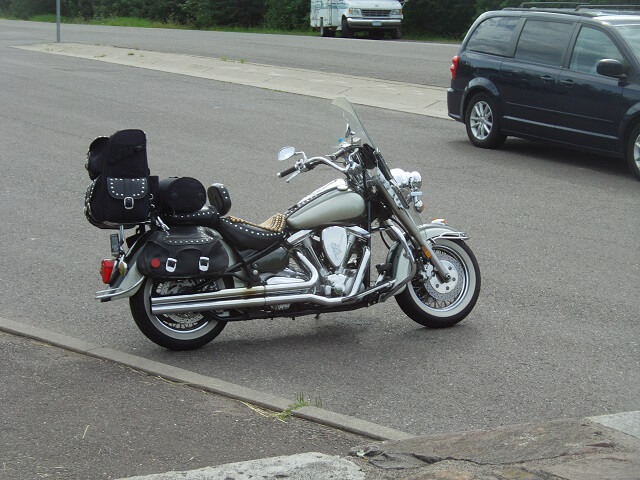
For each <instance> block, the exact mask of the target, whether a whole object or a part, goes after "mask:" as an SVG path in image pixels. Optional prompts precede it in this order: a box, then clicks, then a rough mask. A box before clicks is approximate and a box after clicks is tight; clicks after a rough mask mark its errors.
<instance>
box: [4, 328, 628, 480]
mask: <svg viewBox="0 0 640 480" xmlns="http://www.w3.org/2000/svg"><path fill="white" fill-rule="evenodd" d="M0 320H2V322H0V330H3V331H5V332H13V333H22V334H23V335H27V336H31V337H35V338H39V339H40V340H42V341H47V337H49V341H50V342H52V343H57V344H59V345H60V344H64V342H67V343H72V342H73V339H70V337H63V336H61V335H58V334H55V333H53V332H47V331H45V330H39V329H34V328H33V327H28V326H24V325H20V324H16V323H15V322H10V321H8V320H4V319H0ZM75 342H76V346H75V347H73V348H74V349H78V350H82V348H79V347H80V346H83V345H84V346H89V345H87V344H83V342H81V341H77V340H76V341H75ZM76 347H78V348H76ZM0 348H1V349H2V352H3V353H4V355H3V362H2V363H1V364H0V372H1V374H2V379H3V388H2V389H0V402H1V404H2V406H3V408H2V410H1V413H0V419H1V421H2V429H1V430H0V431H1V432H2V435H1V436H0V478H2V479H6V480H26V479H35V478H52V479H109V478H120V479H124V478H137V479H139V480H142V479H145V480H177V479H190V480H195V479H199V480H218V479H220V480H227V479H233V480H248V479H250V478H252V479H256V478H261V479H262V478H267V479H276V478H289V479H294V480H297V479H300V480H304V479H308V480H325V479H329V478H334V479H337V480H351V479H354V480H361V479H366V480H383V479H384V480H387V479H388V480H391V479H409V480H431V479H433V480H454V479H455V480H507V479H527V480H533V479H543V480H558V479H566V480H596V479H597V480H606V479H612V480H614V479H615V480H638V479H640V438H639V437H640V412H631V413H629V414H621V415H612V416H605V417H597V418H592V419H581V420H562V421H557V422H546V423H541V424H528V425H516V426H510V427H503V428H499V429H495V430H488V431H474V432H466V433H461V434H448V435H438V436H430V437H411V436H410V435H405V436H404V437H405V438H404V439H402V440H391V441H386V442H380V441H376V440H372V439H371V435H366V436H365V435H362V434H360V435H359V434H355V433H348V432H345V431H344V430H339V429H335V428H330V427H327V426H323V425H319V424H317V423H314V422H311V421H307V420H304V419H302V418H298V417H291V418H289V419H287V420H286V422H282V421H280V420H277V419H276V418H274V417H273V415H271V414H270V413H269V412H266V411H264V410H262V409H259V408H256V407H255V405H252V404H251V403H250V402H245V403H243V402H240V401H238V400H233V399H230V398H227V397H224V396H220V395H217V394H214V393H210V392H206V391H203V390H202V389H200V388H194V387H191V386H187V385H185V384H181V383H177V382H174V381H169V380H167V379H166V378H164V379H163V378H161V377H159V376H156V375H150V374H149V373H148V372H149V371H150V368H147V367H152V366H153V365H151V364H153V363H155V362H148V361H145V359H141V358H140V359H138V360H135V359H136V358H137V357H133V356H125V355H124V354H123V356H122V358H123V359H126V362H123V363H125V364H126V365H128V366H124V365H123V364H122V363H118V360H117V358H115V355H112V356H114V359H113V360H105V359H104V358H103V359H100V358H95V357H94V356H92V355H98V356H100V355H101V353H100V352H106V351H107V349H104V348H102V347H98V348H96V347H95V346H94V347H93V348H91V349H88V350H86V351H85V354H81V353H75V352H72V351H70V350H68V349H62V348H59V347H56V346H52V345H48V344H45V343H41V342H37V341H34V340H31V339H28V338H25V337H23V336H18V335H14V334H12V333H0ZM135 362H139V365H138V366H136V363H135ZM145 362H147V363H145ZM167 367H168V366H167ZM154 368H157V367H154ZM168 368H169V370H167V371H168V372H170V371H171V370H170V368H171V367H168ZM145 370H147V373H145V372H144V371H145ZM211 380H212V381H215V379H211ZM229 388H231V387H229ZM238 389H240V387H238ZM252 395H256V399H255V400H256V403H261V402H266V403H268V401H269V398H268V397H270V396H269V395H266V394H260V392H255V391H253V392H252ZM261 395H263V396H264V397H265V398H263V399H261V398H258V397H260V396H261ZM292 400H293V399H292ZM304 408H307V409H310V408H315V407H304ZM316 410H322V409H316ZM294 413H295V414H297V413H298V412H297V411H294ZM324 414H326V417H323V413H317V415H316V416H317V418H319V419H321V420H324V418H327V419H331V418H333V419H336V418H339V417H340V416H335V414H332V413H331V412H324ZM342 420H344V422H345V425H346V427H347V428H351V426H352V424H351V423H349V422H350V421H351V420H353V419H351V420H349V417H344V418H343V419H342ZM339 423H340V422H338V421H336V424H339ZM605 425H606V426H605ZM378 427H379V430H376V426H375V425H372V424H368V423H367V422H363V423H362V425H361V426H360V427H355V428H361V430H362V431H363V432H367V431H368V432H371V434H372V435H377V436H378V438H385V435H384V433H387V434H388V435H387V437H389V436H395V437H402V432H398V431H395V430H392V429H386V427H381V426H378ZM274 457H277V458H274ZM165 472H170V473H165ZM178 472H182V473H178ZM136 476H137V477H136Z"/></svg>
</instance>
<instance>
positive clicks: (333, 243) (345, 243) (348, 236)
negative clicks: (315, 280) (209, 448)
mask: <svg viewBox="0 0 640 480" xmlns="http://www.w3.org/2000/svg"><path fill="white" fill-rule="evenodd" d="M368 235H369V233H368V232H367V231H366V230H364V229H362V228H360V227H355V226H354V227H337V226H333V227H327V228H325V229H323V230H322V233H321V236H320V239H321V243H322V252H323V258H324V260H325V267H326V268H327V270H328V272H329V273H328V274H327V275H326V276H325V291H324V294H325V295H326V296H343V295H345V294H347V293H349V292H350V291H351V289H352V288H353V283H354V281H355V278H356V274H357V272H358V270H357V268H358V267H359V263H360V260H361V256H358V255H357V252H358V251H359V250H361V249H358V247H362V246H365V245H366V244H367V239H368ZM354 253H356V255H355V256H354Z"/></svg>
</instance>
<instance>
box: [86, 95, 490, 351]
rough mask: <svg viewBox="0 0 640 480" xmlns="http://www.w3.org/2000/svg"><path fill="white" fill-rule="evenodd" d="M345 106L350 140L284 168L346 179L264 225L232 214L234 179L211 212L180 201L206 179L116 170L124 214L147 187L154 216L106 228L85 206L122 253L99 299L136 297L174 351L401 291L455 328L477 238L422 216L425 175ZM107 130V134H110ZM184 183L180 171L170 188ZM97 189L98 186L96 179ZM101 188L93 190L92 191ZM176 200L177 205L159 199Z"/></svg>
mask: <svg viewBox="0 0 640 480" xmlns="http://www.w3.org/2000/svg"><path fill="white" fill-rule="evenodd" d="M332 107H334V108H335V109H336V110H337V112H338V113H339V115H340V117H341V123H342V125H343V128H344V130H343V131H344V134H343V135H342V137H341V138H340V139H339V148H338V150H337V151H336V152H334V153H332V154H330V155H324V156H315V157H307V155H306V154H305V153H304V152H301V151H297V150H296V149H295V148H293V147H285V148H282V149H281V150H280V152H279V153H278V160H280V161H291V160H293V161H294V164H293V166H291V167H290V168H287V169H285V170H284V171H282V172H280V173H278V174H277V176H278V177H280V178H285V177H286V181H287V182H290V181H291V180H292V179H293V178H295V177H296V176H297V175H299V174H301V173H307V172H310V171H312V170H313V169H315V168H316V167H319V166H323V167H328V168H332V169H334V170H335V171H337V172H339V173H340V174H341V178H339V179H336V180H334V181H332V182H330V183H328V184H326V185H324V186H323V187H321V188H319V189H317V190H316V191H314V192H313V193H311V194H309V195H308V196H306V197H304V198H303V199H302V200H300V201H299V202H298V203H296V204H295V205H294V206H292V207H291V208H289V209H288V210H287V211H286V212H285V213H284V214H276V215H274V216H273V217H271V218H270V219H268V220H267V221H265V222H263V223H261V224H255V223H251V222H248V221H245V220H242V219H240V218H237V217H233V216H230V215H227V214H228V212H229V209H230V207H231V201H230V196H229V193H228V191H227V190H226V188H225V187H224V186H223V185H221V184H214V185H212V186H211V187H209V188H208V189H207V191H206V194H207V197H208V199H209V204H208V205H206V206H202V207H200V205H197V202H196V207H197V208H198V209H194V208H193V205H192V206H191V207H190V208H189V207H188V208H187V209H186V210H185V209H184V208H182V207H181V209H179V208H177V207H176V206H177V205H179V204H180V202H181V201H182V200H181V199H183V198H186V197H188V196H189V195H193V191H194V190H198V191H199V189H198V188H194V187H193V185H189V188H187V189H183V190H182V192H180V191H179V189H178V190H176V191H171V188H169V189H168V190H167V188H164V190H163V188H158V187H157V186H156V187H155V188H154V187H153V185H152V184H153V182H152V181H151V180H150V179H151V177H144V176H143V177H142V178H139V179H133V180H135V182H138V183H132V182H133V180H132V182H128V183H127V182H125V184H126V185H134V184H135V186H139V185H140V184H142V191H141V192H137V191H135V192H134V190H135V189H133V187H131V186H130V187H126V188H125V186H126V185H125V184H122V185H124V186H122V185H121V186H120V187H118V185H120V184H119V183H118V182H119V181H120V180H122V178H120V177H113V176H111V177H108V178H107V180H108V183H107V184H106V185H107V187H105V188H107V189H109V188H110V190H109V192H110V195H111V196H110V197H109V199H110V200H113V199H115V201H117V202H121V201H124V208H125V210H123V212H125V213H127V212H131V211H133V210H134V208H133V206H134V204H135V205H136V206H138V205H139V202H140V200H141V199H142V198H147V197H148V198H149V202H148V203H149V212H150V213H148V214H145V215H143V217H140V218H142V221H141V220H140V219H138V220H124V219H122V218H119V219H116V220H115V221H112V222H102V223H101V224H100V225H98V224H97V223H95V222H94V221H93V220H92V218H93V217H91V216H90V214H91V208H92V205H90V204H89V203H87V205H88V206H87V207H86V209H85V213H86V214H87V217H88V218H90V220H92V223H94V225H97V226H100V227H101V228H116V229H117V230H118V233H114V234H112V235H111V250H112V258H111V259H107V260H103V261H102V265H101V272H102V278H103V281H104V282H105V283H108V284H109V288H107V289H106V290H101V291H99V292H97V293H96V298H97V299H99V300H100V301H110V300H114V299H120V298H128V299H129V303H130V308H131V314H132V316H133V319H134V321H135V323H136V324H137V326H138V327H139V329H140V330H141V332H142V333H143V334H144V335H145V336H147V337H148V338H149V339H150V340H152V341H153V342H155V343H156V344H158V345H160V346H162V347H165V348H168V349H172V350H188V349H195V348H198V347H201V346H203V345H205V344H206V343H208V342H210V341H211V340H213V339H214V338H215V337H217V336H218V335H219V334H220V332H222V330H223V329H224V327H225V326H226V324H227V323H228V322H233V321H240V320H250V319H268V318H276V317H298V316H301V315H309V314H313V315H319V314H321V313H326V312H343V311H349V310H355V309H359V308H365V307H370V306H372V305H374V304H376V303H378V302H384V301H386V300H388V299H390V298H391V297H394V298H395V299H396V301H397V303H398V305H399V306H400V308H401V309H402V311H403V312H404V313H405V314H406V315H407V316H408V317H409V318H411V319H412V320H414V321H415V322H417V323H419V324H420V325H423V326H426V327H430V328H445V327H451V326H452V325H454V324H456V323H458V322H460V321H461V320H462V319H464V318H465V317H466V316H467V315H468V314H469V313H470V312H471V310H472V309H473V307H474V305H475V304H476V301H477V299H478V295H479V292H480V270H479V267H478V262H477V260H476V258H475V256H474V254H473V252H472V251H471V249H470V248H469V246H468V245H467V244H466V242H465V241H466V240H467V239H468V236H467V235H466V234H465V233H463V232H460V231H457V230H455V229H453V228H452V227H450V226H449V225H447V224H446V222H445V221H444V220H442V219H437V220H433V221H432V222H430V223H423V222H422V221H421V220H420V213H422V212H423V210H424V202H423V200H422V198H421V197H422V192H421V191H420V190H421V184H422V180H421V176H420V174H419V173H418V172H405V171H404V170H401V169H398V168H394V169H390V168H389V166H388V164H387V163H386V161H385V159H384V158H383V156H382V154H381V153H380V151H379V149H377V148H376V147H375V145H374V143H373V141H372V140H371V138H370V137H369V135H368V134H367V132H366V130H365V128H364V126H363V124H362V123H361V122H360V120H359V118H358V116H357V114H356V112H355V111H354V109H353V107H352V105H351V104H350V103H349V101H348V100H347V99H346V98H338V99H336V100H335V101H334V102H333V103H332ZM100 138H102V139H104V138H106V137H100ZM98 140H99V139H96V141H95V142H94V144H105V145H106V144H108V141H107V140H103V141H102V142H99V141H98ZM136 142H138V140H136ZM136 142H133V143H136ZM125 143H126V142H125ZM129 143H131V142H129ZM94 144H92V147H94ZM105 148H106V147H105ZM114 151H116V149H115V147H112V148H111V152H112V154H113V152H114ZM117 151H118V152H122V151H127V152H129V153H128V155H134V154H136V152H138V153H139V152H140V151H141V148H140V145H136V146H134V147H131V148H129V147H127V148H124V149H123V147H122V146H120V147H119V150H117ZM131 152H133V153H131ZM91 153H92V149H91V148H90V154H91ZM89 162H91V158H90V161H89ZM88 168H89V167H88ZM90 172H91V170H90ZM98 173H100V172H98ZM96 175H97V174H96ZM120 175H121V174H120ZM92 178H93V177H92ZM156 178H157V177H156ZM125 180H126V179H125ZM180 180H182V179H177V180H176V179H173V180H172V181H171V182H169V183H170V184H171V185H170V187H171V186H173V185H174V184H175V183H179V181H180ZM191 180H193V179H191ZM94 183H95V181H94ZM120 183H122V182H120ZM160 183H161V184H162V182H160ZM187 184H188V182H187ZM200 185H201V184H200ZM165 187H166V185H165ZM118 188H122V189H124V190H121V191H120V190H118ZM90 189H91V195H93V196H95V195H96V194H95V193H94V190H95V189H96V187H95V185H94V186H93V187H91V186H90ZM118 192H120V193H118ZM123 192H124V193H123ZM127 192H128V193H127ZM147 192H155V193H153V194H151V195H148V194H147ZM199 192H200V193H199V196H200V197H202V196H203V193H202V191H199ZM105 195H106V194H105ZM136 195H137V196H136ZM91 198H93V197H91V196H90V194H89V192H88V193H87V198H86V199H85V201H86V202H89V201H90V200H91ZM172 202H173V207H174V208H173V209H172V208H168V209H166V208H165V209H164V210H163V209H161V208H159V207H158V204H166V203H169V204H171V203H172ZM189 202H190V200H189V199H188V198H187V199H186V201H185V202H183V203H186V204H189ZM118 205H120V203H118ZM183 207H184V206H183ZM87 210H89V211H87ZM93 210H94V212H93V214H94V216H95V215H96V214H95V212H96V211H97V208H94V209H93ZM154 212H155V213H154ZM134 224H135V225H134ZM133 226H137V231H136V233H135V235H132V236H131V237H129V238H125V233H124V230H125V229H126V228H129V227H133ZM374 235H380V237H381V239H382V243H383V244H384V248H386V249H387V251H386V258H385V255H384V252H383V255H378V256H379V257H380V258H385V261H384V262H382V263H379V264H377V265H375V267H374V268H375V271H376V273H377V277H376V278H375V279H373V278H371V277H373V276H374V275H375V274H374V273H373V271H372V265H371V263H372V248H373V244H372V240H373V236H374ZM125 243H126V244H127V246H128V247H129V248H128V250H126V249H125Z"/></svg>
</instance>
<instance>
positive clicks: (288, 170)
mask: <svg viewBox="0 0 640 480" xmlns="http://www.w3.org/2000/svg"><path fill="white" fill-rule="evenodd" d="M296 170H297V168H296V166H295V165H294V166H293V167H290V168H287V169H286V170H283V171H281V172H280V173H278V178H282V177H286V176H287V175H289V174H291V173H293V172H295V171H296Z"/></svg>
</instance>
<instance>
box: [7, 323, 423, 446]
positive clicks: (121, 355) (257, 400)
mask: <svg viewBox="0 0 640 480" xmlns="http://www.w3.org/2000/svg"><path fill="white" fill-rule="evenodd" d="M0 331H3V332H6V333H10V334H13V335H19V336H22V337H28V338H31V339H34V340H38V341H40V342H43V343H47V344H50V345H55V346H56V347H60V348H63V349H65V350H70V351H72V352H76V353H79V354H82V355H88V356H91V357H95V358H99V359H101V360H107V361H110V362H114V363H117V364H120V365H125V366H127V367H130V368H133V369H134V370H138V371H141V372H145V373H148V374H150V375H155V376H158V377H161V378H164V379H166V380H171V381H173V382H177V383H181V384H184V385H188V386H190V387H194V388H198V389H201V390H204V391H207V392H211V393H215V394H217V395H222V396H224V397H227V398H232V399H234V400H240V401H242V402H247V403H250V404H252V405H256V406H258V407H261V408H266V409H268V410H272V411H275V412H280V411H283V410H286V409H288V408H289V407H290V406H291V401H290V400H287V399H285V398H283V397H279V396H277V395H272V394H269V393H264V392H259V391H257V390H253V389H251V388H246V387H242V386H240V385H235V384H233V383H229V382H226V381H224V380H220V379H217V378H212V377H207V376H205V375H200V374H197V373H194V372H190V371H188V370H185V369H182V368H177V367H173V366H171V365H167V364H164V363H160V362H156V361H153V360H148V359H146V358H143V357H138V356H136V355H131V354H128V353H125V352H120V351H118V350H115V349H113V348H109V347H105V346H100V345H96V344H93V343H90V342H85V341H84V340H81V339H78V338H74V337H70V336H67V335H63V334H60V333H56V332H52V331H49V330H45V329H42V328H38V327H34V326H31V325H26V324H23V323H18V322H14V321H12V320H8V319H6V318H2V317H0ZM291 414H292V416H294V417H298V418H301V419H304V420H308V421H311V422H314V423H318V424H321V425H326V426H329V427H333V428H337V429H339V430H344V431H346V432H351V433H355V434H358V435H361V436H363V437H368V438H371V439H374V440H407V439H410V438H414V437H415V435H411V434H409V433H406V432H402V431H400V430H395V429H393V428H389V427H385V426H383V425H378V424H375V423H371V422H367V421H365V420H360V419H357V418H355V417H350V416H348V415H342V414H339V413H336V412H331V411H329V410H325V409H322V408H318V407H311V406H309V407H302V408H298V409H295V410H293V411H292V412H291Z"/></svg>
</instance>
